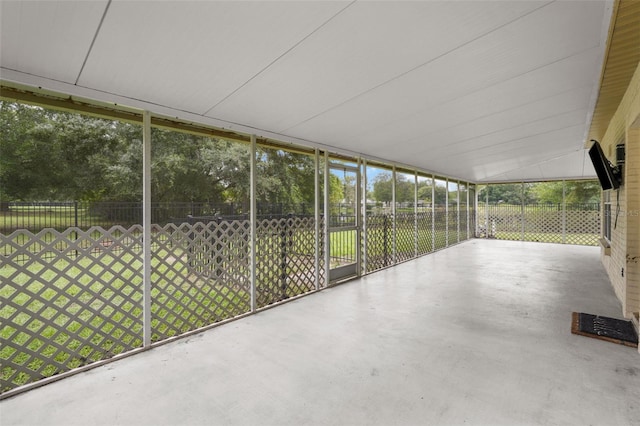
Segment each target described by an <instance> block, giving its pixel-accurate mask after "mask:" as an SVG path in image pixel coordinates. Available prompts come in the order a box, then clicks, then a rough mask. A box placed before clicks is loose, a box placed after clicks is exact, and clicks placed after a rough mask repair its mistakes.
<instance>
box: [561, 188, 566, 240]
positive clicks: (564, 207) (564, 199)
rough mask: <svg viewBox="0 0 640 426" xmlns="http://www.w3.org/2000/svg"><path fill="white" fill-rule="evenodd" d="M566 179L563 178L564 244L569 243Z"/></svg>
mask: <svg viewBox="0 0 640 426" xmlns="http://www.w3.org/2000/svg"><path fill="white" fill-rule="evenodd" d="M566 183H567V182H566V181H565V180H564V179H563V180H562V244H566V243H567V199H566V196H567V185H566Z"/></svg>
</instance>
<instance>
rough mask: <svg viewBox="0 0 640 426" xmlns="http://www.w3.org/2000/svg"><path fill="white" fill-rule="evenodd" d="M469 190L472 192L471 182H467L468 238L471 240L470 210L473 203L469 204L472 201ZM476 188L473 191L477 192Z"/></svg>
mask: <svg viewBox="0 0 640 426" xmlns="http://www.w3.org/2000/svg"><path fill="white" fill-rule="evenodd" d="M469 192H471V184H470V183H469V182H467V240H470V239H471V238H472V236H471V223H470V222H471V212H470V210H471V209H470V208H469V207H470V206H471V204H469V203H470V202H471V199H470V197H469V195H470V194H469ZM475 192H476V191H475V190H474V191H473V193H474V194H475ZM473 211H475V207H474V209H473ZM474 236H475V232H474Z"/></svg>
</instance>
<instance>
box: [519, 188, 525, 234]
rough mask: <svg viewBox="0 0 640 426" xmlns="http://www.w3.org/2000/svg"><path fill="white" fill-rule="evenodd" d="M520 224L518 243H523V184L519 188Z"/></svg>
mask: <svg viewBox="0 0 640 426" xmlns="http://www.w3.org/2000/svg"><path fill="white" fill-rule="evenodd" d="M520 200H521V203H520V224H521V226H520V227H521V230H520V241H524V228H525V223H524V182H522V186H521V187H520Z"/></svg>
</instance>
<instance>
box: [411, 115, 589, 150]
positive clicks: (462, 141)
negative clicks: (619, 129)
mask: <svg viewBox="0 0 640 426" xmlns="http://www.w3.org/2000/svg"><path fill="white" fill-rule="evenodd" d="M584 109H585V108H575V109H572V110H568V111H563V112H560V113H554V114H551V115H547V116H545V117H542V118H539V119H537V120H533V121H527V122H526V123H522V124H518V125H516V126H511V127H504V128H501V129H499V130H494V131H491V132H488V133H483V134H481V135H475V136H473V137H470V138H466V139H461V140H457V141H455V142H451V143H448V144H447V146H446V148H447V149H448V148H450V147H452V146H456V145H460V144H464V143H466V142H470V141H472V140H474V139H478V138H483V137H486V136H491V135H495V134H496V133H500V132H504V131H507V130H514V129H518V128H520V127H524V126H529V125H532V124H536V123H539V122H541V121H545V120H549V119H550V118H554V117H558V116H560V115H565V114H571V113H574V112H577V111H582V110H584ZM474 121H475V120H474ZM470 123H471V122H470ZM465 124H466V123H465ZM453 128H455V126H454V127H453ZM534 136H535V135H534ZM414 140H415V139H414ZM490 146H493V145H490ZM432 152H433V151H432ZM436 152H437V150H436Z"/></svg>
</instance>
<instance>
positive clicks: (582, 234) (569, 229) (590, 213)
mask: <svg viewBox="0 0 640 426" xmlns="http://www.w3.org/2000/svg"><path fill="white" fill-rule="evenodd" d="M566 215H567V219H566V235H565V242H566V243H567V244H577V245H585V246H597V245H598V240H599V239H600V209H597V210H567V212H566Z"/></svg>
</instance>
